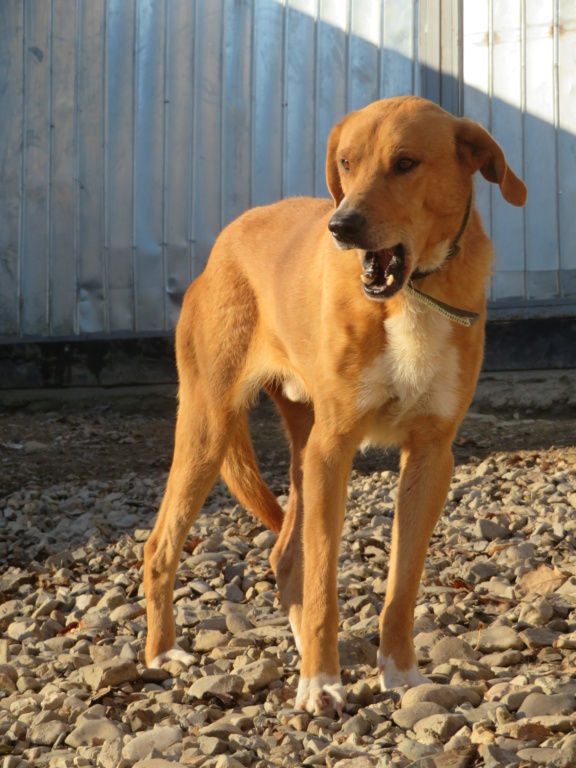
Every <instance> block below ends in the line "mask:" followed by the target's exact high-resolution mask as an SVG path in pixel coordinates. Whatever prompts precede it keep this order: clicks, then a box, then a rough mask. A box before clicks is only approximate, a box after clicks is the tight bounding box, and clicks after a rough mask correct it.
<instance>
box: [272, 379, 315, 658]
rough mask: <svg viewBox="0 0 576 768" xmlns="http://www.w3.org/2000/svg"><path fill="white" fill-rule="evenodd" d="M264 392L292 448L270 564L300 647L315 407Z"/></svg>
mask: <svg viewBox="0 0 576 768" xmlns="http://www.w3.org/2000/svg"><path fill="white" fill-rule="evenodd" d="M267 391H268V394H269V395H270V397H272V399H273V400H274V402H275V403H276V406H277V407H278V410H279V411H280V413H281V414H282V418H283V420H284V424H285V426H286V430H287V432H288V437H289V439H290V445H291V450H292V461H291V464H290V494H289V497H288V508H287V510H286V515H285V518H284V524H283V526H282V530H281V531H280V536H279V537H278V541H277V542H276V545H275V547H274V549H273V550H272V554H271V556H270V564H271V566H272V568H273V570H274V572H275V574H276V583H277V584H278V591H279V593H280V600H281V602H282V605H283V606H284V608H285V609H286V610H287V611H288V615H289V617H290V624H291V626H292V631H293V632H294V638H295V641H296V646H297V647H298V650H301V644H300V626H301V622H302V592H303V581H304V553H303V548H302V524H303V516H304V501H303V488H302V485H303V462H304V453H305V450H306V443H307V442H308V437H309V436H310V430H311V429H312V426H313V424H314V410H313V408H312V406H311V405H309V404H308V403H295V402H292V401H291V400H288V399H287V398H286V397H284V395H283V394H282V392H281V391H280V390H279V389H278V388H277V387H270V388H269V389H268V390H267Z"/></svg>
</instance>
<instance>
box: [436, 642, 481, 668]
mask: <svg viewBox="0 0 576 768" xmlns="http://www.w3.org/2000/svg"><path fill="white" fill-rule="evenodd" d="M479 656H480V654H479V653H478V652H477V651H475V650H474V649H473V648H472V646H471V645H470V643H467V642H466V641H465V640H461V639H460V638H459V637H443V638H442V639H441V640H439V641H438V642H437V643H436V645H434V646H433V647H432V648H431V650H430V658H431V659H432V661H433V662H434V664H444V663H445V662H447V661H450V659H463V660H467V661H476V660H477V659H478V658H479Z"/></svg>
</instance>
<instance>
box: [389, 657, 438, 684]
mask: <svg viewBox="0 0 576 768" xmlns="http://www.w3.org/2000/svg"><path fill="white" fill-rule="evenodd" d="M378 670H379V672H380V688H381V689H382V690H383V691H387V690H389V689H390V688H400V687H402V686H403V685H407V686H409V687H410V688H415V687H416V686H417V685H424V683H429V682H430V680H428V678H427V677H425V676H424V675H423V674H422V672H420V670H419V669H418V667H417V666H416V665H415V664H414V666H412V667H409V668H408V669H398V667H397V666H396V664H395V663H394V659H393V658H392V657H391V656H383V655H382V653H378Z"/></svg>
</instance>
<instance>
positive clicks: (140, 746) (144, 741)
mask: <svg viewBox="0 0 576 768" xmlns="http://www.w3.org/2000/svg"><path fill="white" fill-rule="evenodd" d="M180 741H182V731H181V730H180V728H172V727H170V726H158V727H157V728H153V729H152V730H151V731H145V732H143V733H139V734H138V735H137V736H135V737H134V738H133V739H132V740H131V741H129V742H128V743H127V744H125V745H124V748H123V749H122V757H123V758H124V759H125V760H129V761H132V762H135V761H137V760H142V759H143V758H144V757H146V755H149V754H150V752H151V751H152V750H153V749H158V750H159V751H160V752H164V751H165V750H166V749H168V747H171V746H172V744H176V743H178V742H180Z"/></svg>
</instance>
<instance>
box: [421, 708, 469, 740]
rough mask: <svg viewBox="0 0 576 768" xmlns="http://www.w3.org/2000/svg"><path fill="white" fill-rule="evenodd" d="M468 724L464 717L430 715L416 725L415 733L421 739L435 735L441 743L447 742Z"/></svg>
mask: <svg viewBox="0 0 576 768" xmlns="http://www.w3.org/2000/svg"><path fill="white" fill-rule="evenodd" d="M466 724H467V720H466V718H465V717H464V716H463V715H451V714H445V715H429V716H428V717H425V718H423V719H422V720H419V721H418V722H417V723H415V724H414V728H413V730H414V732H415V733H416V736H417V737H419V738H423V737H426V736H428V735H429V734H433V735H434V736H437V737H438V738H439V739H440V741H443V742H446V741H448V739H449V738H450V737H451V736H454V734H455V733H457V732H458V731H459V730H460V729H461V728H463V727H464V726H465V725H466Z"/></svg>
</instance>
